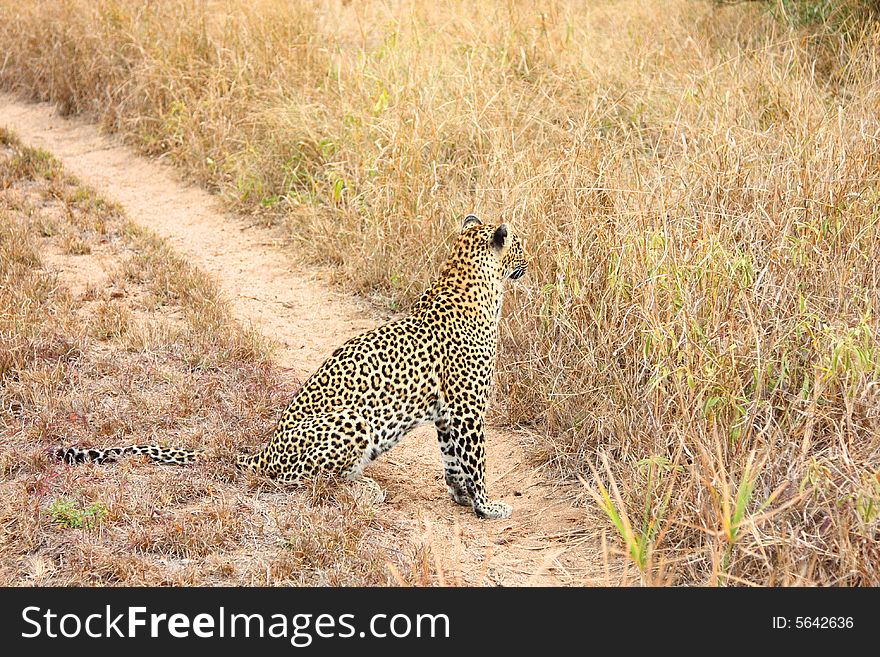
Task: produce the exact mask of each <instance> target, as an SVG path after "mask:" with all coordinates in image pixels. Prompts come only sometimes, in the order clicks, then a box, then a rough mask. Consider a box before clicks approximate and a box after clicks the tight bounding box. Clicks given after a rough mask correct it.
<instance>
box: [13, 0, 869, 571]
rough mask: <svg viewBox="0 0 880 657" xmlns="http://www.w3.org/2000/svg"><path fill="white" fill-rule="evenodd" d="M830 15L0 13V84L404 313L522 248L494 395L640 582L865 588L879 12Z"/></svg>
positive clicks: (719, 7) (784, 4)
mask: <svg viewBox="0 0 880 657" xmlns="http://www.w3.org/2000/svg"><path fill="white" fill-rule="evenodd" d="M859 7H860V3H856V2H842V3H804V2H796V1H792V0H785V1H780V2H775V3H739V4H734V5H732V6H725V5H723V4H718V3H701V2H693V1H688V0H669V1H667V2H655V3H646V2H635V1H630V2H627V1H623V2H596V3H580V2H573V1H564V0H544V1H542V2H532V1H515V0H510V1H508V2H493V3H486V2H468V1H464V0H447V1H445V2H424V1H421V0H412V1H409V2H382V3H363V2H323V3H306V2H279V1H271V0H263V1H259V2H245V1H244V0H212V1H208V0H206V1H203V2H198V1H196V0H161V1H158V2H153V3H149V4H148V5H146V6H144V4H143V3H140V2H134V1H126V0H101V1H99V2H91V1H87V0H68V1H66V2H62V3H57V2H50V1H38V2H34V3H31V4H30V5H28V6H22V3H20V2H12V1H11V0H0V44H2V46H3V51H4V60H3V64H2V67H0V83H2V85H3V86H4V87H5V88H7V89H14V90H18V91H20V92H24V93H26V94H27V95H29V96H30V97H33V98H41V99H47V100H52V101H54V102H56V103H58V104H59V105H60V106H61V107H62V108H63V109H64V110H65V111H68V112H77V113H86V114H89V115H91V116H93V117H94V118H95V119H96V120H98V121H100V122H101V123H102V125H103V126H105V127H106V128H107V129H110V130H113V131H118V132H120V133H121V134H123V135H124V136H125V137H126V138H127V139H128V140H130V141H131V142H132V143H135V144H136V145H137V146H138V147H139V148H141V149H142V150H143V151H145V152H148V153H152V154H163V155H166V156H168V157H169V158H171V159H172V160H174V161H175V162H176V163H178V164H179V165H180V166H181V167H183V168H184V169H185V170H186V171H187V172H188V174H189V175H190V176H192V177H193V178H195V179H197V180H199V181H201V182H202V183H203V184H205V185H208V186H210V187H212V188H215V189H216V190H218V191H219V192H220V193H222V194H223V195H224V196H225V197H227V198H228V199H229V200H230V202H231V203H233V204H234V205H236V206H237V207H239V208H240V209H246V210H249V211H253V212H257V213H261V214H263V215H264V216H265V217H266V218H267V220H272V221H278V222H282V223H283V224H284V225H286V226H288V227H289V234H290V236H291V239H292V240H293V241H294V242H295V246H296V248H295V250H296V251H297V252H299V253H302V254H303V255H304V256H305V257H308V258H310V259H313V260H316V261H320V262H325V263H332V264H333V265H335V266H336V270H337V271H338V272H339V280H340V282H341V283H343V284H344V285H346V286H348V287H349V288H351V289H353V290H356V291H358V292H362V293H373V294H374V295H377V297H378V298H380V299H384V300H385V301H386V302H387V303H389V304H391V305H396V304H398V303H400V304H403V305H405V304H406V303H407V302H409V301H410V300H412V299H413V297H414V296H415V294H416V293H417V292H418V290H419V289H420V288H421V287H422V286H423V285H424V284H425V282H426V281H427V280H428V279H429V278H430V277H431V276H432V275H433V273H434V272H435V271H436V269H437V266H438V263H439V261H440V259H441V258H442V256H443V253H444V241H445V240H446V239H447V238H448V236H449V234H450V233H451V232H452V231H453V230H454V227H455V226H456V225H457V222H458V220H459V219H460V217H461V216H462V215H463V214H464V213H465V212H468V211H471V210H476V211H477V212H478V213H479V214H481V215H483V216H484V217H485V218H487V219H491V220H495V219H498V218H501V217H503V218H505V219H507V220H510V221H512V222H513V223H514V224H515V226H516V228H517V229H518V231H519V232H521V233H522V234H523V235H524V237H525V241H526V244H527V246H528V248H529V250H530V251H531V252H532V253H533V254H535V262H534V265H533V267H532V269H531V270H530V281H529V282H528V283H527V284H526V285H524V286H522V287H520V288H519V289H518V291H517V292H515V293H514V294H512V299H510V300H509V305H508V319H507V321H506V323H505V326H506V328H505V334H504V339H503V348H504V354H503V357H502V359H501V372H500V382H499V394H498V400H497V401H498V403H497V405H496V406H497V408H498V411H499V416H500V417H503V418H505V419H506V420H507V421H509V422H512V423H517V424H523V425H531V426H533V427H537V428H539V429H541V430H542V431H543V432H544V433H545V434H546V436H547V438H546V440H545V441H542V444H541V445H540V446H539V447H538V450H537V451H538V452H539V453H538V457H539V459H540V460H541V461H542V462H545V463H548V464H550V465H551V472H554V473H558V474H559V475H561V476H566V477H572V478H573V477H577V476H580V477H581V478H582V479H583V481H584V482H585V486H586V487H585V489H584V491H585V495H584V503H585V504H599V505H600V507H601V508H603V509H605V510H606V512H607V514H608V517H609V525H608V526H609V528H612V531H613V528H616V531H617V532H618V533H619V535H620V540H619V541H618V544H619V545H620V546H621V547H622V549H623V550H624V551H625V552H626V553H627V554H628V555H629V556H630V557H631V561H632V564H633V568H634V571H633V572H634V573H635V574H636V575H637V576H638V578H640V579H641V580H642V581H644V582H648V583H661V582H672V583H702V584H707V583H710V584H715V583H720V584H728V583H758V584H812V583H818V584H843V585H852V584H878V583H880V576H878V572H880V568H878V566H880V547H878V534H880V437H878V426H877V421H876V418H877V414H878V411H877V408H878V407H877V401H876V398H875V397H874V394H873V393H872V391H874V392H876V389H877V385H878V384H877V381H878V379H880V364H878V357H877V356H878V320H877V315H876V313H877V310H878V309H877V305H878V298H880V295H878V291H880V286H878V283H880V281H878V269H877V262H878V256H880V246H878V245H880V240H878V238H880V234H878V221H880V213H878V210H877V205H878V193H880V187H878V167H880V146H878V137H880V114H878V110H880V49H878V42H880V29H878V27H877V25H876V24H875V23H873V22H872V21H871V19H870V17H868V18H867V19H864V20H862V19H863V18H864V16H865V12H860V11H859Z"/></svg>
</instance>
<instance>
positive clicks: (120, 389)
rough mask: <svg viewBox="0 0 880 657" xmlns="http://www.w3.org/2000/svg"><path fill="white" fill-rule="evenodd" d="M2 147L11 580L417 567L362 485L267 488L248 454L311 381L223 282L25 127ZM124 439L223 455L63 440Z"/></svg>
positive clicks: (285, 579)
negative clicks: (199, 458)
mask: <svg viewBox="0 0 880 657" xmlns="http://www.w3.org/2000/svg"><path fill="white" fill-rule="evenodd" d="M0 144H2V145H0V229H2V230H0V281H2V283H0V285H2V290H3V295H2V301H0V335H2V337H3V341H2V345H0V377H2V388H0V403H2V408H3V418H2V423H0V430H2V432H3V436H4V440H3V448H2V451H0V472H2V475H3V481H2V484H0V580H2V581H3V582H6V583H23V584H26V583H32V584H78V585H82V584H86V585H89V584H108V583H109V584H112V583H127V584H139V585H157V584H161V585H171V584H175V585H176V584H194V585H205V584H269V583H271V584H310V585H327V584H348V585H363V584H386V583H390V582H393V581H400V580H401V579H402V578H404V577H407V578H408V577H411V576H413V568H414V567H418V565H419V561H418V559H419V557H420V555H419V553H418V549H417V548H414V547H412V545H411V544H410V543H409V542H408V541H407V540H406V539H405V538H403V537H402V536H401V530H400V528H399V527H394V526H388V525H387V523H380V522H377V521H376V518H375V514H374V513H373V507H372V506H371V505H369V504H368V503H366V501H365V500H364V499H363V497H362V496H359V495H358V492H357V491H356V490H353V489H351V487H345V486H336V485H333V483H332V482H329V481H315V482H314V484H313V485H312V486H311V487H308V488H306V489H305V490H301V489H300V490H291V489H282V488H280V487H276V486H273V485H272V484H270V483H268V482H265V481H260V480H258V479H253V480H250V483H251V485H250V486H248V479H247V478H244V480H243V478H242V475H241V474H240V473H237V472H236V471H235V469H234V467H232V465H231V464H232V463H234V458H235V455H236V454H237V453H238V452H239V451H242V450H248V449H250V450H253V449H255V448H256V447H257V446H258V445H259V444H260V442H261V440H264V439H265V437H266V434H267V431H268V430H269V429H271V426H272V422H273V421H275V420H276V419H277V415H278V411H279V408H281V407H283V405H284V403H285V402H286V400H287V397H288V396H289V394H290V390H289V386H291V384H293V385H295V382H291V381H288V380H286V379H287V378H288V377H286V376H284V375H285V373H284V372H281V371H279V370H278V369H277V368H276V367H274V366H273V365H272V364H271V363H270V361H269V359H268V355H269V351H268V345H267V344H266V342H265V341H264V340H263V339H262V338H260V337H259V336H257V335H256V334H255V333H253V332H252V331H245V330H242V329H241V328H240V327H239V325H238V324H237V323H235V322H234V321H232V320H231V318H230V312H229V309H228V307H227V304H226V303H225V302H224V301H223V300H222V299H221V298H220V297H219V295H218V294H217V290H216V289H215V285H214V284H213V282H212V281H211V280H210V279H209V278H208V277H206V276H205V275H204V274H202V273H201V272H199V271H198V270H195V269H194V268H192V267H191V266H189V265H188V264H186V263H185V262H184V261H183V259H182V258H180V257H179V256H177V255H176V254H174V253H173V252H172V251H170V250H169V249H168V248H167V246H166V245H165V244H164V243H163V242H162V241H160V240H159V239H158V238H156V237H155V236H154V235H152V234H151V233H149V232H147V231H145V230H143V229H142V228H140V227H138V226H136V225H134V224H132V223H131V222H130V221H128V220H127V219H126V218H125V217H124V216H123V215H122V214H121V212H120V210H119V209H118V208H116V207H114V206H113V205H111V204H108V203H106V202H105V201H103V200H102V199H101V198H100V197H98V196H96V195H95V194H94V192H92V191H91V190H90V189H88V188H85V187H83V186H82V185H80V184H79V182H78V181H77V180H75V179H73V178H72V177H70V176H68V175H66V174H65V173H64V172H63V171H62V169H61V167H60V166H59V164H58V162H57V161H56V160H55V159H54V158H52V156H51V155H49V154H48V153H46V152H44V151H39V150H34V149H31V148H28V147H25V146H22V145H21V144H20V143H18V141H17V140H16V139H15V138H14V136H12V135H10V134H9V133H8V132H4V133H2V134H0ZM108 441H109V443H114V442H125V443H126V444H130V443H132V442H136V443H155V442H159V443H163V444H169V445H182V446H183V445H185V446H188V447H194V448H206V450H207V452H208V456H209V458H208V459H207V461H206V462H205V463H203V464H200V465H198V466H195V467H193V468H185V469H184V468H163V467H150V466H149V465H147V464H143V463H138V461H139V459H135V460H123V461H122V462H120V463H119V464H117V465H115V466H112V467H96V466H91V465H89V466H85V467H83V468H69V467H64V466H63V465H61V464H58V463H57V462H56V461H55V460H54V459H53V458H52V457H51V456H50V455H49V451H50V449H51V447H52V446H53V445H56V444H66V443H68V442H84V443H86V444H102V442H103V443H107V442H108ZM145 465H146V467H144V466H145ZM421 556H422V557H423V555H421ZM389 563H390V564H391V566H392V568H391V569H389ZM392 575H394V577H396V578H397V579H392ZM422 576H427V573H425V572H424V571H422V572H420V573H418V574H417V577H422ZM403 581H410V580H403ZM415 581H418V579H417V580H415Z"/></svg>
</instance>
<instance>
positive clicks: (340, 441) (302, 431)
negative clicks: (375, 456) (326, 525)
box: [238, 411, 370, 484]
mask: <svg viewBox="0 0 880 657" xmlns="http://www.w3.org/2000/svg"><path fill="white" fill-rule="evenodd" d="M369 444H370V426H369V423H368V422H367V421H366V420H365V419H364V418H363V417H361V416H360V415H358V414H357V413H354V412H351V411H334V412H329V413H318V414H315V415H308V416H306V417H303V418H299V419H296V420H289V421H285V419H284V418H282V420H281V422H280V423H279V425H278V428H277V429H276V430H275V434H274V435H273V436H272V439H271V440H270V441H269V444H268V445H266V447H265V448H264V449H263V450H262V451H261V452H259V453H258V454H255V455H253V456H244V457H240V458H239V461H238V464H239V467H241V468H244V469H247V470H251V471H253V472H258V473H262V474H265V475H267V476H269V477H273V478H275V479H277V480H278V481H281V482H284V483H292V484H295V483H299V482H300V481H301V480H302V479H305V478H308V477H309V476H314V475H317V474H322V473H324V474H334V475H339V476H342V477H345V478H346V479H351V480H356V479H359V478H360V477H361V475H362V473H363V468H364V465H365V464H366V463H367V462H369V461H368V460H367V459H366V458H365V455H366V452H367V449H368V446H369Z"/></svg>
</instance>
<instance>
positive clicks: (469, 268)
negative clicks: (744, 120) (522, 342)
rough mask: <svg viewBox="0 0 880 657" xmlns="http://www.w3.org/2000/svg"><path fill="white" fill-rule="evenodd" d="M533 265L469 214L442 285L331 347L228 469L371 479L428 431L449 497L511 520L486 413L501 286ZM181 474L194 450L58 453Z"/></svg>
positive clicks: (497, 229)
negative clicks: (409, 439) (154, 465)
mask: <svg viewBox="0 0 880 657" xmlns="http://www.w3.org/2000/svg"><path fill="white" fill-rule="evenodd" d="M529 263H530V258H529V256H527V254H526V252H525V250H524V248H523V245H522V241H521V240H520V238H519V237H518V236H517V235H516V234H515V233H514V232H513V229H512V228H511V225H510V224H509V223H507V222H501V223H483V221H482V220H480V219H479V218H478V217H477V216H476V215H474V214H469V215H467V216H466V217H465V218H464V220H463V221H462V223H461V227H460V229H459V230H458V232H457V233H456V235H455V237H454V240H453V244H452V247H451V249H450V252H449V254H448V256H447V258H446V261H445V262H444V264H443V265H442V267H441V269H440V273H439V276H438V277H437V278H436V279H435V280H434V282H433V283H432V284H431V285H430V286H429V287H428V288H427V289H426V290H425V291H424V293H423V294H422V295H421V296H420V297H419V298H418V300H417V301H416V302H415V303H414V304H413V306H412V307H411V309H410V311H409V313H408V314H406V315H405V316H403V317H401V318H399V319H396V320H393V321H390V322H387V323H385V324H382V325H380V326H378V327H376V328H374V329H372V330H370V331H367V332H365V333H362V334H360V335H358V336H356V337H353V338H352V339H350V340H348V341H347V342H345V343H344V344H343V345H342V346H340V347H339V348H337V349H336V350H335V351H334V352H333V353H332V354H331V355H330V356H329V357H328V358H327V359H326V360H325V361H324V363H323V364H322V365H321V366H320V367H319V368H318V369H317V370H316V371H315V372H314V373H313V374H312V375H311V376H310V377H309V378H308V379H307V380H306V381H305V383H304V384H303V385H302V387H301V388H300V389H299V391H298V392H297V393H296V394H295V395H294V397H293V398H292V400H291V401H290V403H289V404H288V405H287V407H286V408H285V409H284V410H283V412H282V414H281V417H280V419H279V421H278V423H277V425H276V428H275V430H274V433H273V434H272V436H271V438H270V439H269V441H268V443H267V444H266V445H265V446H264V447H263V448H262V449H261V450H259V451H258V452H257V453H255V454H242V455H240V456H239V457H238V460H237V464H236V465H237V466H238V467H239V468H241V469H242V470H246V471H250V472H253V473H257V474H259V475H263V476H267V477H270V478H273V479H276V480H278V481H279V482H281V483H286V484H299V483H301V482H303V481H304V480H306V479H307V478H309V477H314V476H316V475H317V474H319V473H329V474H330V475H334V476H341V477H344V478H346V479H349V480H355V481H356V480H360V479H368V478H365V477H364V475H363V473H364V469H365V468H366V467H367V466H368V465H369V464H370V463H372V462H373V461H375V460H376V459H377V458H378V457H379V456H381V455H382V454H384V453H385V452H387V451H388V450H390V449H391V448H392V447H394V446H395V445H397V444H398V442H400V440H401V439H402V438H403V437H404V436H405V435H406V434H408V433H409V432H411V431H412V430H413V429H415V428H416V427H418V426H421V425H425V424H433V425H434V426H435V428H436V431H437V440H438V443H439V447H440V455H441V460H442V466H443V472H444V479H445V483H446V486H447V491H448V494H449V497H450V498H451V499H452V500H453V501H454V502H456V503H457V504H459V505H462V506H465V507H470V508H471V509H472V510H473V512H474V513H475V514H476V515H477V517H479V518H483V519H504V518H508V517H510V515H511V513H512V507H511V506H510V505H509V504H507V503H505V502H503V501H494V500H490V498H489V493H488V490H487V483H486V414H487V411H488V407H489V403H490V397H491V390H492V387H493V384H494V377H495V369H496V360H497V355H498V338H499V323H500V319H501V310H502V305H503V298H504V293H505V289H506V286H507V281H509V280H517V279H519V278H521V277H522V276H523V275H525V273H526V271H527V269H528V266H529ZM139 454H140V455H145V456H147V457H149V458H150V459H152V460H153V461H156V462H158V463H165V464H176V465H186V464H189V463H193V462H195V461H197V460H199V459H200V458H202V452H200V451H199V450H187V449H174V448H167V447H160V446H157V445H131V446H128V447H113V448H108V449H95V448H79V447H67V448H59V449H57V450H56V451H55V456H56V457H57V458H59V459H61V460H62V461H64V462H66V463H82V462H95V463H105V462H110V461H113V460H116V459H117V458H119V457H121V456H126V455H139Z"/></svg>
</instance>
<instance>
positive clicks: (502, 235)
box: [459, 214, 530, 280]
mask: <svg viewBox="0 0 880 657" xmlns="http://www.w3.org/2000/svg"><path fill="white" fill-rule="evenodd" d="M459 241H460V242H461V241H465V242H467V243H469V248H470V250H472V252H476V253H477V254H478V255H486V256H488V262H489V264H490V266H491V267H492V268H493V269H494V270H495V271H496V273H497V275H498V276H499V277H500V278H501V279H502V280H505V279H508V278H509V279H511V280H516V279H517V278H521V277H522V276H523V275H525V273H526V270H527V269H528V267H529V260H530V258H529V257H528V256H527V255H526V252H525V249H523V246H522V242H521V241H520V239H519V237H518V236H517V235H516V234H514V232H513V230H512V229H511V227H510V224H507V223H502V224H499V225H497V226H492V225H487V224H484V223H483V222H482V221H480V220H479V218H477V216H476V215H473V214H469V215H468V216H467V217H465V218H464V222H463V223H462V226H461V235H460V237H459Z"/></svg>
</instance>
